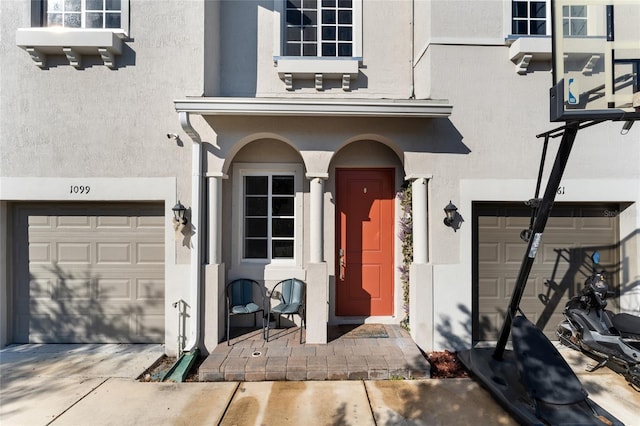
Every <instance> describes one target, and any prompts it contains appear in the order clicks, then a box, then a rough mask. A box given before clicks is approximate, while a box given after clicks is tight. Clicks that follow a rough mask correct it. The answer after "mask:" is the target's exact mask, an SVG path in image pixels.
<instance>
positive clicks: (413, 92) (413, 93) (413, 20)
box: [409, 0, 416, 99]
mask: <svg viewBox="0 0 640 426" xmlns="http://www.w3.org/2000/svg"><path fill="white" fill-rule="evenodd" d="M415 25H416V11H415V0H411V95H410V97H409V99H415V98H416V86H415V84H416V82H415V80H416V64H415V62H414V59H415V51H414V50H415V44H416V41H415V37H416V28H415Z"/></svg>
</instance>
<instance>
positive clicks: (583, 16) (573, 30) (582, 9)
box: [562, 6, 587, 36]
mask: <svg viewBox="0 0 640 426" xmlns="http://www.w3.org/2000/svg"><path fill="white" fill-rule="evenodd" d="M562 33H563V34H564V35H565V36H586V35H587V6H562Z"/></svg>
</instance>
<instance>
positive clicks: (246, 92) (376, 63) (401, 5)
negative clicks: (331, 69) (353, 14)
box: [220, 0, 412, 99]
mask: <svg viewBox="0 0 640 426" xmlns="http://www.w3.org/2000/svg"><path fill="white" fill-rule="evenodd" d="M274 3H275V2H274V1H273V0H257V1H252V0H243V1H224V2H223V3H222V6H221V27H220V28H221V40H222V50H221V73H220V76H221V79H222V80H221V85H220V90H221V92H220V94H221V95H222V96H258V97H261V96H301V95H302V96H322V97H336V96H338V97H344V96H356V97H389V98H405V99H406V98H408V97H409V96H410V95H411V42H410V40H411V30H412V28H411V2H410V1H406V0H402V1H381V0H377V1H370V0H364V1H363V2H362V16H363V18H362V22H363V25H362V31H363V34H364V37H363V39H364V40H363V45H362V52H363V64H362V65H363V67H362V68H361V69H360V74H359V76H358V77H357V78H356V79H355V81H352V82H351V91H350V93H348V94H346V95H345V92H344V91H343V90H342V89H341V88H340V85H339V84H337V85H336V84H333V85H332V86H331V85H327V88H326V89H325V90H323V91H321V92H318V91H316V90H315V89H314V88H313V85H312V84H311V83H309V84H308V85H307V86H308V87H305V88H300V89H297V90H296V91H295V93H292V92H288V91H287V90H286V88H285V85H284V83H283V81H282V80H281V79H280V78H279V77H278V70H277V67H275V66H274V55H275V53H274V43H275V44H276V45H277V43H278V40H277V39H274V37H277V34H276V30H275V29H274V28H277V26H278V24H279V19H280V15H279V14H278V13H277V11H275V10H274ZM258 35H259V36H258Z"/></svg>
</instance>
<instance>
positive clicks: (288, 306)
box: [271, 303, 300, 314]
mask: <svg viewBox="0 0 640 426" xmlns="http://www.w3.org/2000/svg"><path fill="white" fill-rule="evenodd" d="M299 309H300V303H280V304H279V305H278V306H274V307H273V308H272V309H271V311H273V312H276V313H278V314H296V313H298V310H299Z"/></svg>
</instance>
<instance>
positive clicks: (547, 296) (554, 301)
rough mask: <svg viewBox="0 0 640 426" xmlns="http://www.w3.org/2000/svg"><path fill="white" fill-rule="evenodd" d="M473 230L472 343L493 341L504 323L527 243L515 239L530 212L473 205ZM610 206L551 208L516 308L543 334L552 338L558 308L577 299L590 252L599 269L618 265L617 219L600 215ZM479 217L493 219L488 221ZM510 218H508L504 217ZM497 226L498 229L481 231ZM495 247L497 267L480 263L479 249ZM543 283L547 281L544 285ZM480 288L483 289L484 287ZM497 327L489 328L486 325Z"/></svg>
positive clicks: (612, 208) (482, 258)
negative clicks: (498, 253) (497, 291)
mask: <svg viewBox="0 0 640 426" xmlns="http://www.w3.org/2000/svg"><path fill="white" fill-rule="evenodd" d="M474 208H475V209H476V210H475V212H474V214H475V215H476V217H475V220H474V222H475V223H476V224H477V228H476V229H475V230H474V231H475V232H477V243H476V244H477V245H476V250H477V251H478V252H477V253H476V254H475V262H476V266H477V276H476V279H475V282H476V283H477V287H476V289H475V295H476V296H475V297H476V298H477V300H476V302H475V303H476V304H477V306H478V309H477V314H476V313H474V318H473V322H474V324H473V330H474V331H473V334H474V339H476V340H497V337H498V336H497V332H492V331H491V330H498V332H499V329H500V327H501V324H502V322H503V321H504V315H503V314H502V315H500V314H497V315H496V312H504V311H505V310H506V308H507V307H508V304H509V301H510V297H511V292H512V291H513V287H514V285H515V281H516V278H517V275H518V272H519V269H520V265H521V263H522V260H523V257H524V254H525V251H526V248H527V243H526V242H524V241H522V240H521V239H520V237H519V236H520V231H522V230H523V229H527V228H528V227H529V223H530V218H529V215H530V213H531V211H530V209H528V208H522V207H519V206H514V205H506V204H496V205H480V204H476V205H474ZM616 209H617V207H616V206H615V205H597V206H586V207H585V206H576V205H564V204H556V205H555V206H554V208H553V210H552V217H550V218H549V220H548V223H547V227H546V229H545V232H544V234H543V236H542V240H541V245H540V247H539V249H538V255H537V257H536V259H535V261H534V265H533V268H532V270H531V274H530V277H529V281H528V282H527V285H526V287H525V293H524V295H523V298H522V301H521V309H522V310H523V311H524V312H525V313H528V316H529V318H530V319H532V318H533V320H534V322H536V323H537V324H536V325H538V326H540V327H543V328H544V331H545V334H547V336H549V337H550V338H555V328H556V326H557V323H558V322H559V321H560V320H561V319H562V309H563V308H564V305H565V303H566V301H567V300H568V298H569V297H572V296H573V295H575V294H577V292H578V291H579V290H580V289H581V287H582V284H583V282H584V280H585V278H586V276H587V275H588V274H589V273H590V272H591V261H590V259H589V256H591V254H592V253H593V251H594V250H598V251H599V252H600V255H601V264H602V265H603V267H605V268H606V269H607V270H608V271H609V272H610V278H613V280H611V281H612V284H613V285H614V286H615V285H616V284H615V277H614V276H613V274H611V273H612V272H614V271H615V270H616V267H615V265H617V264H618V263H617V262H618V260H617V259H618V249H617V242H618V234H617V229H618V222H617V217H615V215H613V214H611V215H609V216H607V215H605V214H603V212H604V211H615V210H616ZM484 215H497V216H498V220H496V218H495V217H492V218H490V219H488V218H485V217H484ZM509 215H511V217H510V216H509ZM495 223H500V224H501V226H500V227H498V228H496V227H495V226H489V227H487V226H484V224H495ZM490 246H491V247H493V246H498V247H500V248H499V249H498V250H499V251H501V252H502V253H504V255H503V256H501V258H500V261H499V262H495V260H493V261H485V259H486V258H487V256H486V254H485V253H482V251H484V250H485V247H490ZM497 279H503V280H504V281H503V282H504V288H502V293H503V294H501V295H500V296H499V297H498V298H497V297H496V296H495V290H494V288H493V286H494V283H495V281H496V280H497ZM547 281H551V283H550V284H549V285H547ZM485 287H486V288H485ZM494 320H497V321H498V323H497V324H491V325H489V321H494Z"/></svg>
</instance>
